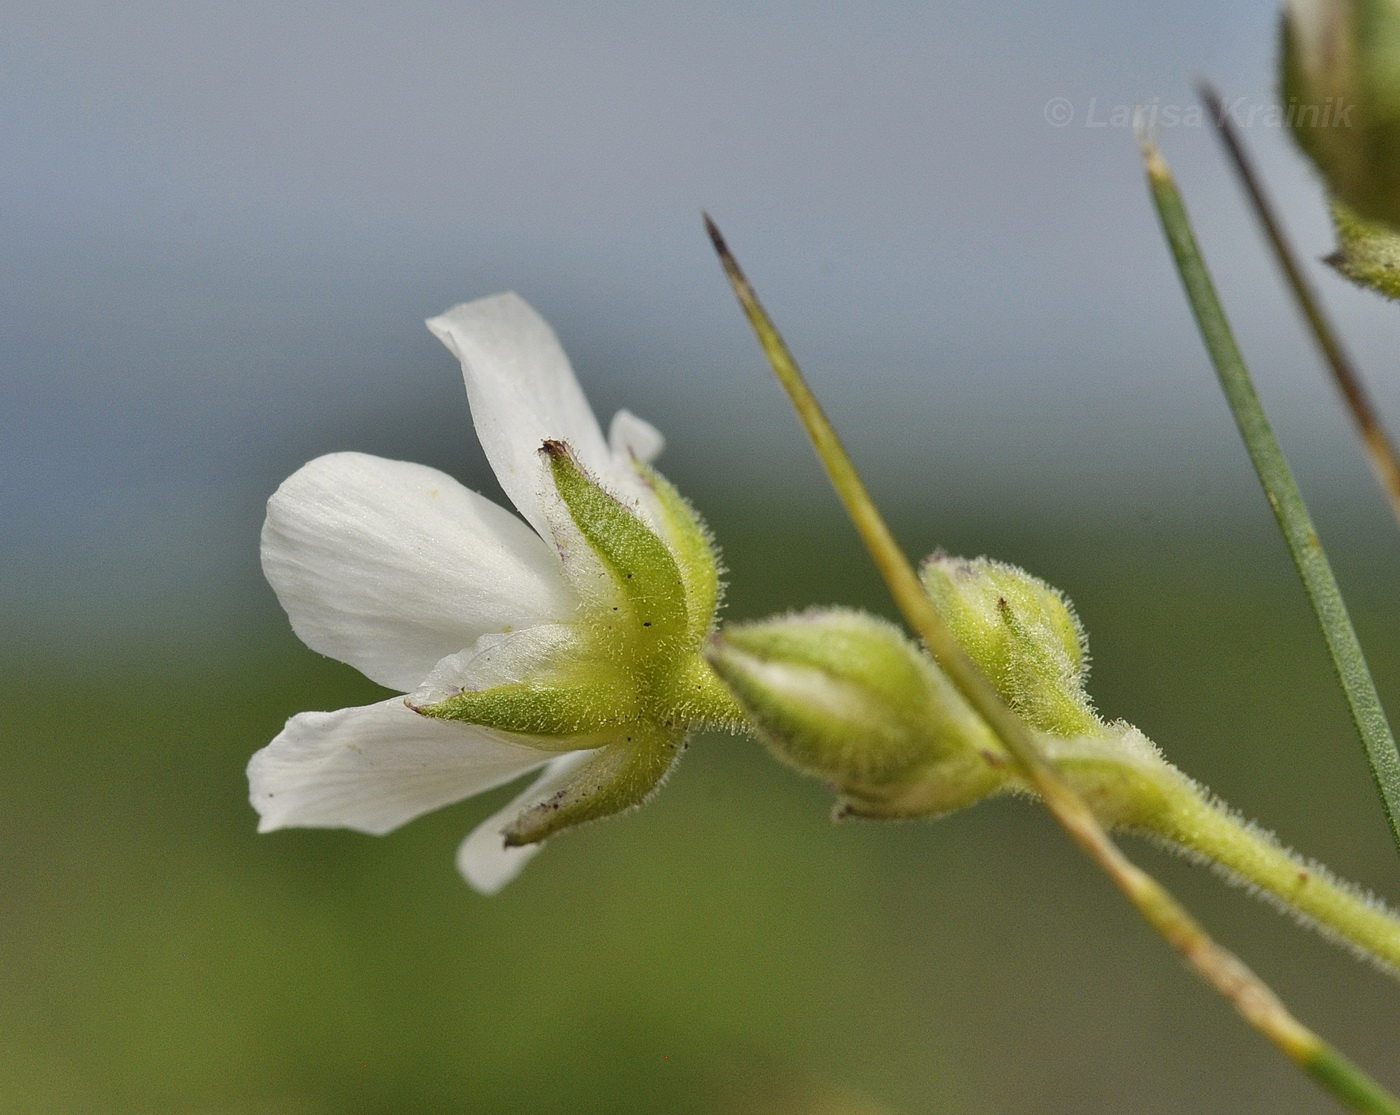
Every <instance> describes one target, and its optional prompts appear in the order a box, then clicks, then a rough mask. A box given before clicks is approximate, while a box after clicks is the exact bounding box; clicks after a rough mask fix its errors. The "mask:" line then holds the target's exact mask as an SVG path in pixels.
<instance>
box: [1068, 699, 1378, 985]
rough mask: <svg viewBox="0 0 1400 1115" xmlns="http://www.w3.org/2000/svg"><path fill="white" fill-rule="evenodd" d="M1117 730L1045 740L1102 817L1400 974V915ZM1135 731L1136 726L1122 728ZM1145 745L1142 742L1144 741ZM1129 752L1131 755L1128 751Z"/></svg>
mask: <svg viewBox="0 0 1400 1115" xmlns="http://www.w3.org/2000/svg"><path fill="white" fill-rule="evenodd" d="M1119 727H1120V726H1119V725H1110V726H1107V727H1106V728H1104V729H1102V730H1101V733H1100V734H1098V735H1096V736H1090V737H1076V738H1073V739H1053V738H1051V739H1047V740H1046V742H1045V747H1046V750H1047V752H1048V753H1049V754H1050V755H1051V756H1052V757H1053V759H1054V761H1055V763H1056V765H1057V766H1058V767H1059V768H1060V771H1061V772H1062V773H1063V774H1064V776H1065V777H1066V778H1067V779H1069V781H1070V783H1071V784H1073V785H1074V787H1075V788H1076V789H1077V790H1078V791H1079V793H1080V794H1081V795H1082V796H1083V797H1084V798H1085V800H1087V801H1089V802H1091V803H1092V804H1093V805H1094V807H1095V811H1096V813H1097V815H1098V817H1099V819H1100V820H1101V821H1102V822H1103V823H1104V824H1107V825H1111V826H1114V827H1116V828H1119V829H1123V830H1127V831H1131V832H1136V833H1138V834H1140V835H1143V836H1147V837H1149V838H1151V839H1153V840H1155V841H1157V842H1158V843H1161V844H1163V845H1165V846H1167V847H1169V848H1171V849H1172V850H1174V851H1178V852H1181V853H1183V854H1185V855H1187V856H1188V857H1190V858H1192V859H1197V860H1200V859H1204V860H1206V861H1208V862H1209V863H1211V864H1212V865H1213V866H1214V867H1217V868H1219V869H1221V870H1222V871H1223V872H1225V874H1227V875H1228V876H1229V877H1231V878H1232V879H1234V880H1235V881H1236V882H1239V883H1243V884H1245V885H1246V886H1248V887H1250V888H1252V889H1254V890H1257V891H1258V892H1260V897H1262V898H1265V899H1268V900H1270V901H1272V902H1273V904H1274V905H1276V906H1278V907H1279V909H1281V910H1283V911H1284V912H1286V913H1290V914H1293V915H1295V916H1297V917H1299V918H1301V919H1302V920H1304V921H1305V922H1307V923H1309V924H1311V925H1312V926H1313V928H1315V929H1317V930H1318V931H1319V932H1321V933H1322V934H1323V935H1324V936H1327V937H1330V938H1332V939H1333V940H1334V941H1337V942H1338V943H1340V944H1343V945H1345V946H1347V947H1349V948H1350V949H1351V950H1352V951H1353V952H1355V953H1357V954H1358V955H1360V956H1362V957H1364V958H1366V959H1368V960H1371V961H1373V962H1374V963H1376V964H1379V965H1381V966H1382V967H1383V968H1385V969H1386V970H1387V971H1388V973H1389V974H1390V975H1392V976H1395V977H1400V917H1397V916H1396V914H1395V913H1394V912H1393V911H1391V910H1388V909H1387V908H1386V907H1385V906H1383V905H1382V904H1381V903H1380V902H1378V901H1376V900H1375V899H1372V898H1370V897H1368V896H1367V895H1365V894H1363V893H1362V891H1361V890H1360V888H1358V887H1355V886H1353V885H1351V884H1349V883H1346V882H1343V881H1341V880H1339V879H1337V878H1336V877H1335V876H1334V875H1333V874H1332V873H1331V872H1329V871H1328V870H1327V869H1326V868H1324V867H1321V866H1319V865H1317V864H1314V863H1310V862H1309V861H1307V860H1305V859H1303V858H1302V857H1301V856H1299V855H1297V854H1296V853H1295V852H1292V851H1290V850H1288V849H1287V848H1285V847H1283V846H1282V845H1281V844H1280V843H1279V842H1278V841H1277V840H1276V839H1275V838H1274V837H1273V836H1272V834H1270V833H1268V832H1265V831H1264V830H1263V829H1261V828H1259V827H1258V826H1257V825H1253V824H1251V823H1249V822H1248V821H1246V820H1244V819H1243V818H1241V817H1240V816H1239V814H1237V813H1235V812H1234V811H1233V810H1231V809H1230V808H1229V807H1228V806H1226V805H1225V804H1224V803H1223V802H1221V801H1219V800H1218V799H1214V798H1212V796H1211V795H1210V792H1209V791H1208V790H1205V789H1204V788H1203V787H1201V786H1200V785H1198V784H1197V783H1195V782H1193V781H1192V780H1191V779H1189V778H1187V777H1186V776H1185V775H1184V774H1182V773H1181V771H1179V770H1177V769H1176V768H1175V767H1174V766H1172V765H1171V764H1170V763H1168V762H1167V761H1166V760H1165V759H1162V758H1161V757H1160V756H1157V755H1152V757H1151V758H1147V757H1145V756H1144V755H1143V754H1142V748H1140V747H1134V746H1132V745H1131V744H1129V742H1128V741H1127V740H1126V739H1124V738H1123V737H1122V735H1120V734H1119ZM1128 730H1129V731H1130V732H1132V733H1133V734H1134V735H1139V733H1137V730H1136V729H1128ZM1141 740H1142V743H1143V744H1144V745H1145V744H1146V742H1147V741H1146V738H1145V737H1141ZM1135 752H1136V754H1135Z"/></svg>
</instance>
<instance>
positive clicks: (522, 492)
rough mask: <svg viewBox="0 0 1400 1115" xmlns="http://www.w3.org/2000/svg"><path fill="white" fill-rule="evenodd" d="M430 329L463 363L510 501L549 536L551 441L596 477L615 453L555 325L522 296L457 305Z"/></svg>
mask: <svg viewBox="0 0 1400 1115" xmlns="http://www.w3.org/2000/svg"><path fill="white" fill-rule="evenodd" d="M428 328H429V329H431V330H432V331H433V334H434V335H435V336H436V337H437V338H438V339H439V340H441V341H442V343H443V344H445V345H446V346H447V347H448V349H449V350H451V352H452V354H453V355H454V356H456V357H457V359H459V360H460V361H461V362H462V374H463V376H464V377H465V379H466V382H467V399H468V400H469V401H470V403H471V408H472V422H473V423H474V424H475V426H476V435H477V437H478V438H479V439H480V441H481V448H482V449H483V450H485V452H486V459H487V460H489V461H490V462H491V467H492V468H493V469H494V470H495V472H496V479H497V480H499V481H500V482H501V487H502V488H503V489H505V493H506V495H508V496H510V498H511V500H512V502H514V504H515V506H516V508H517V509H518V510H519V511H520V513H521V514H522V515H524V516H525V518H526V519H527V520H529V522H530V524H531V525H532V526H533V527H534V528H535V529H536V530H537V531H539V532H540V534H541V536H543V537H546V538H548V537H549V536H550V533H549V523H548V520H547V517H546V513H545V509H546V506H547V504H548V502H549V494H550V493H552V490H553V488H552V485H549V484H548V483H547V471H546V468H545V465H544V462H543V461H542V460H541V459H540V454H539V450H540V446H542V445H543V444H544V443H545V442H546V441H564V442H568V444H569V445H570V446H571V447H572V449H573V451H574V454H575V456H576V457H577V458H578V460H579V462H580V463H581V464H582V465H583V466H584V468H586V469H587V470H588V471H589V472H591V473H592V474H593V475H594V476H603V475H605V474H606V472H607V471H608V466H609V464H610V462H611V455H610V454H609V452H608V447H607V445H606V444H605V443H604V441H603V433H602V430H600V429H599V428H598V420H597V419H596V418H595V417H594V416H593V411H592V410H591V409H590V408H589V405H588V400H587V399H586V398H584V395H583V391H582V389H581V388H580V387H579V385H578V380H576V379H575V378H574V372H573V369H572V368H571V367H570V366H569V358H568V357H567V356H565V355H564V350H563V349H562V348H561V347H560V345H559V339H558V338H557V337H556V336H555V335H554V330H553V329H551V328H550V327H549V323H548V322H546V321H545V320H544V318H542V317H540V315H539V314H537V313H536V312H535V311H534V310H533V309H531V307H530V306H529V305H528V304H527V303H526V302H525V301H524V300H523V299H522V298H520V297H519V296H518V295H515V294H497V295H493V296H492V297H490V298H482V299H478V300H477V301H475V302H464V303H462V304H461V305H458V306H454V307H453V308H452V309H450V310H448V311H447V312H446V313H445V314H442V315H441V316H439V317H435V318H432V319H430V320H429V321H428Z"/></svg>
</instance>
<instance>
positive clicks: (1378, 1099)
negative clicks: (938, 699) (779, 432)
mask: <svg viewBox="0 0 1400 1115" xmlns="http://www.w3.org/2000/svg"><path fill="white" fill-rule="evenodd" d="M705 227H706V229H707V231H708V232H709V235H710V239H711V241H712V242H713V243H714V246H715V251H716V252H717V253H718V255H719V257H720V262H721V263H722V264H723V266H724V271H725V274H726V276H728V278H729V282H730V285H731V286H732V287H733V288H734V293H735V295H736V296H737V297H738V299H739V303H740V305H741V306H742V307H743V310H744V313H745V315H746V316H747V317H748V319H749V324H750V325H751V326H752V327H753V330H754V332H755V334H757V336H758V341H759V344H760V346H761V347H762V348H763V352H764V355H765V356H767V358H768V362H769V364H771V365H772V368H773V372H774V374H775V375H776V376H777V377H778V380H779V382H780V383H782V385H783V388H784V389H785V390H786V391H787V393H788V397H789V398H790V399H791V400H792V404H793V408H794V409H795V410H796V411H797V414H798V417H799V418H800V420H801V421H802V425H803V427H804V428H805V429H806V431H807V435H808V437H810V438H811V440H812V444H813V446H814V447H815V449H816V451H817V455H818V456H819V457H820V458H821V462H822V464H823V466H824V467H825V468H826V472H827V476H828V477H829V478H830V480H831V483H832V486H833V487H834V488H835V489H836V493H837V495H838V497H839V498H840V500H841V503H842V505H843V506H844V507H845V509H846V513H847V515H849V516H850V518H851V522H852V523H853V524H854V525H855V527H856V530H857V531H858V532H859V533H860V536H861V541H863V542H864V543H865V546H866V549H867V550H869V552H870V556H871V559H872V560H873V561H874V563H875V566H876V568H878V569H879V571H880V574H881V576H882V577H883V578H884V580H885V584H886V585H887V586H888V588H889V590H890V595H891V596H893V597H894V599H895V602H896V604H897V605H898V606H899V610H900V611H901V612H902V613H903V615H904V618H905V620H906V621H907V622H908V623H909V626H910V627H912V628H913V629H914V630H915V631H916V632H917V633H918V635H919V637H920V638H922V639H923V641H924V645H925V646H927V647H928V649H929V650H930V651H931V652H932V653H933V655H934V657H935V658H937V659H938V661H939V663H940V664H941V665H942V666H943V669H944V671H945V672H946V673H947V674H948V677H949V678H950V680H951V681H952V682H953V684H954V685H955V686H956V687H957V689H958V691H959V692H960V693H961V694H962V695H963V698H964V699H965V700H966V701H967V702H968V704H969V705H971V706H972V707H973V709H974V710H976V712H977V714H978V715H979V716H981V717H982V718H983V719H984V720H985V721H986V722H987V725H988V726H989V727H990V728H991V729H992V731H993V732H995V733H996V735H997V736H998V737H999V738H1000V740H1001V742H1002V744H1003V745H1004V746H1005V748H1006V750H1007V752H1008V753H1009V754H1010V755H1011V757H1012V759H1013V761H1014V762H1015V764H1016V767H1017V769H1018V771H1019V772H1020V773H1021V774H1022V775H1023V776H1024V777H1025V778H1026V779H1027V781H1028V782H1029V783H1030V784H1031V785H1032V786H1034V787H1035V790H1036V792H1037V793H1039V795H1040V796H1041V799H1042V800H1043V801H1044V802H1045V806H1046V808H1047V809H1048V810H1049V811H1050V814H1051V815H1052V816H1053V817H1054V818H1055V820H1056V821H1058V822H1059V823H1060V825H1061V826H1062V827H1063V828H1064V830H1065V831H1066V833H1068V834H1069V836H1070V839H1072V840H1073V841H1074V842H1075V843H1076V844H1077V845H1078V846H1079V847H1080V849H1081V850H1082V851H1083V852H1084V853H1085V854H1086V855H1088V856H1089V857H1090V858H1091V859H1092V860H1093V861H1094V862H1095V863H1096V864H1098V865H1099V867H1101V868H1102V869H1103V871H1104V872H1105V874H1107V875H1108V877H1109V878H1110V879H1112V880H1113V882H1114V884H1115V885H1116V886H1117V887H1118V889H1119V890H1120V891H1122V892H1123V894H1124V896H1125V897H1126V898H1127V899H1128V900H1129V901H1130V902H1131V903H1132V904H1133V905H1134V906H1135V907H1136V908H1137V910H1138V912H1139V913H1140V914H1141V915H1142V916H1143V918H1144V919H1145V920H1146V921H1147V923H1148V924H1149V925H1151V926H1152V928H1153V929H1155V930H1156V931H1157V932H1158V933H1160V934H1161V935H1162V937H1163V938H1164V939H1165V940H1166V941H1167V942H1168V943H1169V944H1170V945H1171V946H1172V947H1173V948H1174V949H1176V950H1177V952H1179V953H1180V954H1181V956H1182V957H1183V958H1184V959H1185V960H1186V962H1187V963H1188V964H1190V965H1191V967H1192V968H1193V969H1194V970H1195V971H1196V972H1197V973H1198V974H1199V975H1200V976H1201V977H1202V978H1203V979H1205V980H1206V982H1207V983H1209V984H1210V985H1211V986H1212V987H1214V988H1215V989H1216V990H1217V991H1218V992H1220V994H1221V995H1223V996H1224V997H1225V998H1226V999H1227V1000H1228V1001H1229V1002H1230V1004H1231V1005H1232V1006H1233V1007H1234V1008H1235V1010H1236V1011H1238V1012H1239V1014H1240V1016H1241V1017H1242V1018H1244V1019H1245V1020H1246V1021H1247V1022H1248V1023H1249V1024H1250V1025H1251V1026H1253V1027H1254V1028H1255V1029H1256V1030H1258V1031H1259V1032H1260V1033H1261V1034H1263V1035H1264V1036H1265V1037H1266V1038H1268V1039H1269V1040H1270V1041H1271V1042H1273V1043H1274V1045H1275V1046H1277V1047H1278V1049H1279V1050H1280V1051H1281V1052H1282V1053H1283V1054H1284V1056H1286V1057H1287V1058H1288V1059H1289V1060H1291V1061H1292V1062H1293V1063H1294V1064H1296V1065H1297V1066H1298V1067H1299V1068H1300V1069H1302V1070H1303V1071H1304V1072H1305V1073H1307V1074H1308V1075H1309V1076H1311V1077H1312V1078H1313V1079H1314V1080H1315V1081H1317V1082H1318V1083H1319V1084H1320V1085H1321V1086H1322V1087H1323V1088H1325V1089H1326V1090H1327V1091H1329V1092H1330V1093H1331V1094H1332V1095H1333V1096H1335V1097H1336V1098H1337V1099H1339V1100H1340V1101H1342V1102H1343V1103H1345V1104H1346V1105H1347V1106H1349V1107H1351V1108H1352V1109H1353V1110H1355V1111H1364V1112H1372V1113H1375V1115H1400V1100H1397V1099H1396V1098H1395V1097H1394V1096H1392V1095H1390V1094H1389V1093H1388V1092H1387V1091H1386V1090H1385V1089H1384V1088H1382V1087H1381V1086H1380V1085H1379V1084H1377V1083H1376V1082H1375V1081H1373V1080H1372V1079H1371V1078H1370V1077H1368V1076H1367V1075H1366V1074H1365V1073H1364V1072H1362V1071H1361V1069H1360V1068H1358V1067H1357V1066H1356V1065H1354V1064H1353V1063H1352V1062H1351V1061H1350V1060H1348V1059H1347V1058H1346V1056H1345V1055H1343V1054H1342V1053H1341V1051H1340V1050H1337V1049H1335V1048H1334V1047H1332V1046H1331V1045H1329V1044H1328V1043H1327V1042H1325V1041H1323V1040H1322V1039H1321V1038H1320V1037H1318V1035H1317V1034H1315V1033H1313V1032H1312V1031H1311V1030H1309V1029H1308V1028H1307V1027H1306V1026H1304V1025H1303V1024H1302V1023H1301V1022H1299V1021H1298V1019H1296V1018H1295V1017H1294V1016H1293V1015H1292V1013H1291V1012H1290V1011H1289V1010H1288V1008H1287V1007H1286V1006H1285V1005H1284V1004H1283V1001H1282V1000H1280V999H1279V997H1278V996H1277V995H1275V994H1274V992H1273V991H1272V989H1270V988H1269V986H1268V985H1267V984H1265V983H1264V981H1263V980H1261V979H1260V978H1259V977H1258V976H1256V975H1255V974H1254V973H1253V972H1251V971H1250V970H1249V969H1248V968H1247V967H1245V965H1244V964H1243V963H1242V962H1241V961H1240V960H1239V958H1238V957H1236V956H1235V955H1234V954H1233V953H1232V952H1230V951H1229V950H1228V949H1225V948H1222V947H1221V946H1220V945H1218V944H1216V943H1215V942H1214V941H1213V940H1211V938H1210V935H1209V934H1207V933H1206V931H1205V929H1204V928H1203V927H1202V926H1201V925H1200V924H1199V923H1198V922H1197V921H1196V920H1195V918H1193V917H1192V916H1191V915H1190V914H1189V913H1188V912H1187V911H1186V909H1185V907H1183V906H1182V905H1181V904H1180V903H1179V902H1177V901H1176V899H1175V898H1173V897H1172V895H1171V893H1170V892H1169V891H1168V890H1167V889H1166V888H1165V887H1163V886H1162V885H1161V884H1160V883H1159V882H1157V880H1156V879H1154V878H1152V876H1150V875H1148V874H1147V872H1145V871H1143V870H1142V869H1141V868H1139V867H1137V866H1136V865H1135V864H1133V863H1132V862H1131V861H1129V860H1128V858H1127V857H1126V856H1124V855H1123V853H1122V852H1121V851H1119V849H1118V846H1117V845H1116V844H1114V843H1113V841H1112V840H1111V839H1109V837H1108V834H1107V833H1106V832H1105V831H1104V829H1103V826H1102V825H1100V824H1099V822H1098V819H1097V818H1096V817H1095V816H1094V813H1093V810H1092V808H1091V807H1090V806H1089V804H1088V803H1087V802H1085V800H1084V799H1083V798H1082V797H1080V795H1079V794H1078V792H1076V790H1075V788H1074V787H1073V786H1071V785H1070V784H1069V782H1068V781H1067V780H1066V779H1065V777H1064V775H1063V774H1062V773H1061V772H1060V771H1059V770H1058V769H1056V767H1055V766H1054V765H1053V764H1052V763H1051V762H1050V760H1049V759H1047V758H1046V757H1045V755H1044V754H1043V753H1042V751H1041V748H1040V744H1039V742H1038V741H1037V740H1036V739H1035V737H1034V735H1033V733H1032V732H1031V730H1030V728H1029V727H1028V726H1027V725H1026V724H1025V723H1023V722H1022V721H1021V719H1020V718H1019V717H1018V716H1017V715H1016V714H1015V713H1014V712H1012V711H1011V709H1010V708H1009V707H1008V706H1007V705H1006V704H1005V702H1003V701H1002V700H1001V698H1000V697H999V696H998V695H997V692H996V690H995V689H994V688H993V687H992V684H991V682H989V681H988V680H987V679H986V678H985V677H984V676H983V675H982V673H981V671H980V670H978V669H977V666H976V665H975V664H974V663H973V661H972V659H971V658H969V657H968V655H967V652H966V651H964V650H963V648H962V647H961V645H959V643H958V641H957V639H956V638H954V637H953V633H952V631H950V630H949V628H948V625H947V624H946V623H944V621H943V617H942V616H941V615H939V613H938V609H937V608H935V607H934V605H933V601H932V600H930V599H929V597H928V595H927V594H926V593H925V592H924V590H923V586H922V585H920V584H919V578H918V576H917V574H915V572H914V569H913V566H911V565H910V564H909V561H908V558H906V557H905V555H904V552H903V551H902V550H900V548H899V545H898V543H897V542H895V540H894V535H893V534H891V533H890V529H889V527H888V525H887V524H886V523H885V520H884V516H883V515H881V514H880V511H879V509H878V508H877V507H876V506H875V502H874V500H872V499H871V498H870V493H869V492H868V491H866V488H865V483H864V481H862V480H861V477H860V473H859V472H857V471H856V467H855V464H854V462H852V460H851V458H850V456H849V455H848V454H847V453H846V450H845V447H844V446H842V444H841V440H840V438H838V437H837V435H836V430H835V429H834V427H833V426H832V425H831V423H830V421H829V420H828V419H827V417H826V414H825V413H824V412H823V411H822V408H821V404H819V403H818V402H817V399H816V396H815V395H813V394H812V391H811V388H809V387H808V386H807V381H806V380H805V379H804V378H803V375H802V371H801V369H799V368H798V366H797V361H795V360H794V359H793V358H792V353H791V352H789V351H788V347H787V344H786V343H785V342H784V341H783V338H782V335H781V334H780V333H779V332H778V330H777V327H776V326H774V324H773V322H772V320H771V319H770V318H769V317H768V314H767V312H766V311H765V310H764V309H763V306H762V304H761V303H760V302H759V301H758V296H757V295H756V294H755V293H754V291H753V288H752V287H751V286H750V285H749V281H748V279H747V278H746V277H745V276H744V273H743V271H742V270H741V269H740V267H739V263H738V261H737V260H736V259H735V258H734V256H733V255H732V254H731V253H730V251H729V248H728V246H727V245H726V244H725V242H724V237H723V236H721V235H720V231H719V229H718V228H717V227H715V224H714V222H713V221H711V220H710V218H709V216H708V214H707V215H706V217H705Z"/></svg>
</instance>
